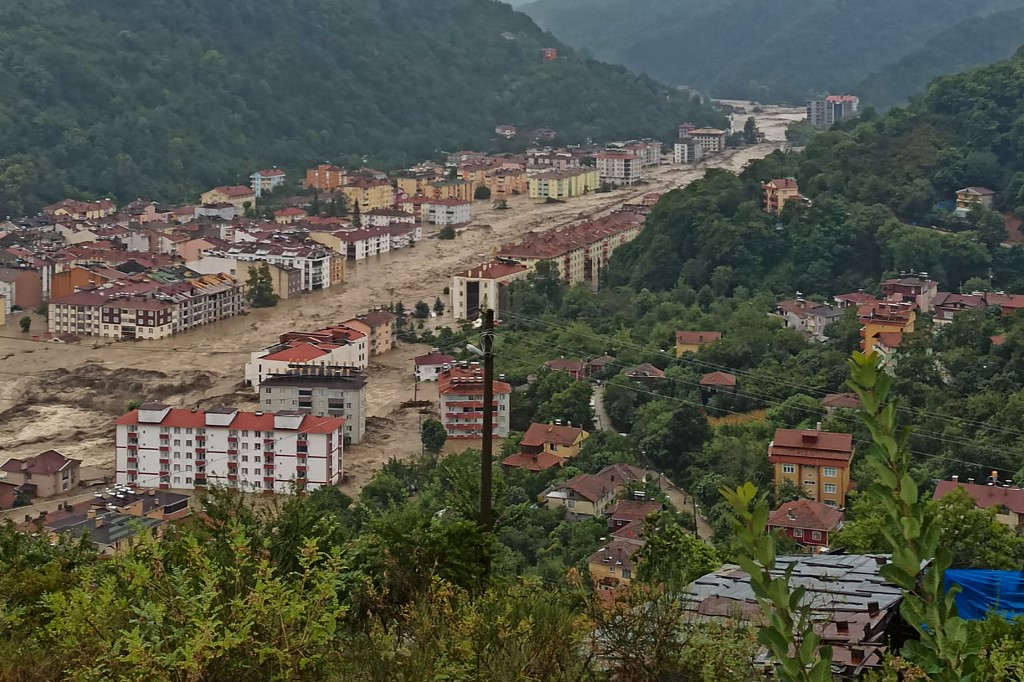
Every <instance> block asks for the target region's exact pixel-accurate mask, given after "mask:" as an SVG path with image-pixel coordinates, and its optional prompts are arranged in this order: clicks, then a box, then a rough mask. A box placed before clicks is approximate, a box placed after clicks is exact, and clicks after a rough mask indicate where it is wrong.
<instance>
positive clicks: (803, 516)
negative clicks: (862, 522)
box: [768, 500, 844, 532]
mask: <svg viewBox="0 0 1024 682" xmlns="http://www.w3.org/2000/svg"><path fill="white" fill-rule="evenodd" d="M791 515H792V518H790V516H791ZM843 518H844V514H843V512H841V511H839V510H838V509H834V508H832V507H830V506H828V505H827V504H822V503H820V502H814V501H812V500H795V501H793V502H786V503H785V504H783V505H782V506H781V507H779V508H778V509H776V510H775V511H773V512H772V513H771V514H769V516H768V526H769V527H778V528H804V529H807V530H820V531H825V532H829V531H833V530H835V529H836V528H838V527H839V524H840V523H842V521H843Z"/></svg>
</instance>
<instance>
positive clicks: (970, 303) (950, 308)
mask: <svg viewBox="0 0 1024 682" xmlns="http://www.w3.org/2000/svg"><path fill="white" fill-rule="evenodd" d="M933 305H934V306H935V317H934V318H933V319H934V320H935V324H939V325H943V324H949V323H950V322H952V321H953V318H955V317H956V316H957V315H959V314H960V313H962V312H963V311H965V310H976V309H978V308H984V307H986V306H987V305H988V303H987V302H986V300H985V295H984V294H953V293H950V292H948V291H940V292H938V293H937V294H936V295H935V300H934V301H933Z"/></svg>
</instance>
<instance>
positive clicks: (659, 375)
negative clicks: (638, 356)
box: [622, 362, 665, 379]
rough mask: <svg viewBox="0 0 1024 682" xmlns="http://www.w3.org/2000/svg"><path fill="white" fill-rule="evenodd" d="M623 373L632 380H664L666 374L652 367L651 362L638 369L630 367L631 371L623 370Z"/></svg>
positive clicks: (637, 367)
mask: <svg viewBox="0 0 1024 682" xmlns="http://www.w3.org/2000/svg"><path fill="white" fill-rule="evenodd" d="M622 373H623V374H625V375H626V376H628V377H630V378H631V379H643V378H649V379H664V378H665V373H664V372H663V371H661V370H660V369H658V368H657V367H655V366H654V365H652V364H651V363H649V362H645V363H643V364H642V365H637V366H636V367H630V368H629V369H624V370H622Z"/></svg>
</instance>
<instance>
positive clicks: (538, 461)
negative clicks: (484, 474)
mask: <svg viewBox="0 0 1024 682" xmlns="http://www.w3.org/2000/svg"><path fill="white" fill-rule="evenodd" d="M501 464H502V466H506V467H513V468H515V469H526V470H527V471H545V470H547V469H551V468H552V467H556V466H561V464H562V458H561V457H559V456H558V455H553V454H551V453H550V452H538V453H536V454H530V453H526V452H517V453H516V454H514V455H510V456H508V457H506V458H505V459H503V460H501Z"/></svg>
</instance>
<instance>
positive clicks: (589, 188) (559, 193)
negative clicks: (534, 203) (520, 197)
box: [527, 168, 601, 201]
mask: <svg viewBox="0 0 1024 682" xmlns="http://www.w3.org/2000/svg"><path fill="white" fill-rule="evenodd" d="M600 186H601V174H600V172H599V171H598V170H597V169H596V168H586V169H583V168H577V169H573V170H550V171H544V172H541V173H537V174H535V175H531V176H530V178H529V180H527V188H528V192H529V194H530V198H531V199H539V200H542V201H546V200H548V199H572V198H573V197H579V196H583V195H584V194H589V193H590V192H593V191H595V190H597V189H598V188H600Z"/></svg>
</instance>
